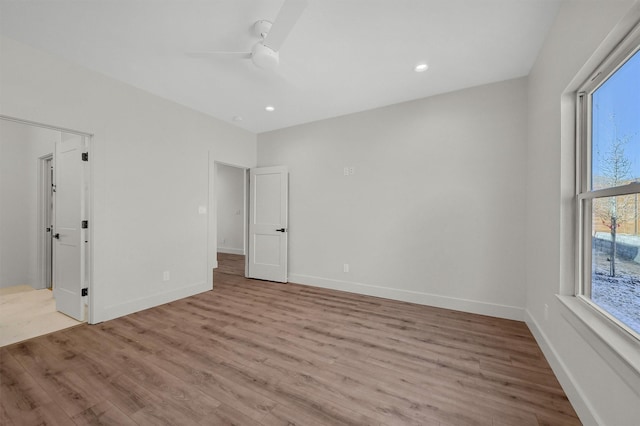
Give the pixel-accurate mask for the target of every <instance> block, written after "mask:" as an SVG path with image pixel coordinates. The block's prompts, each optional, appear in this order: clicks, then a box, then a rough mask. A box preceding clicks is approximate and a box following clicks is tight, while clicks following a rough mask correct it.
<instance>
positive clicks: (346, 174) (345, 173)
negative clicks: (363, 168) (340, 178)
mask: <svg viewBox="0 0 640 426" xmlns="http://www.w3.org/2000/svg"><path fill="white" fill-rule="evenodd" d="M344 175H345V176H349V168H348V167H345V168H344Z"/></svg>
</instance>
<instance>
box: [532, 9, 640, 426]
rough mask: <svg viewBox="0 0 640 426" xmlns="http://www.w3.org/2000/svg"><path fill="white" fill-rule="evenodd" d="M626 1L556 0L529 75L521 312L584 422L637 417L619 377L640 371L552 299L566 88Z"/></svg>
mask: <svg viewBox="0 0 640 426" xmlns="http://www.w3.org/2000/svg"><path fill="white" fill-rule="evenodd" d="M632 3H633V2H629V1H626V2H625V1H618V2H616V1H604V2H569V3H566V4H563V5H562V7H561V9H560V11H559V14H558V16H557V19H556V22H555V23H554V26H553V27H552V29H551V31H550V33H549V35H548V37H547V40H546V42H545V44H544V47H543V49H542V51H541V53H540V55H539V57H538V59H537V61H536V63H535V65H534V67H533V70H532V72H531V74H530V76H529V104H528V107H529V113H528V122H529V130H528V135H529V141H528V144H527V173H526V174H527V186H526V193H527V220H526V230H527V232H526V241H527V244H526V249H527V250H526V253H527V256H526V282H527V285H526V295H527V298H526V300H527V304H526V320H527V323H528V325H529V327H530V328H531V329H532V331H533V332H534V335H535V336H536V338H537V339H538V342H539V343H540V345H541V347H542V348H543V350H544V351H545V355H546V356H547V359H549V361H550V363H551V365H552V367H554V370H555V372H556V374H557V375H558V378H559V379H560V382H561V383H562V385H563V387H564V389H565V391H566V392H567V395H568V396H569V398H570V400H571V402H572V404H573V405H574V407H575V408H576V410H577V411H578V414H579V415H580V418H581V420H582V421H583V423H584V424H586V425H595V424H600V425H635V424H638V419H640V396H639V395H638V394H637V393H636V392H635V391H634V390H633V389H632V388H631V387H629V386H628V384H627V383H630V382H631V381H635V382H636V383H640V382H639V380H640V378H639V377H637V375H636V377H633V376H628V377H625V378H623V377H621V376H620V375H618V374H617V373H616V372H614V370H613V369H612V368H611V365H610V364H609V363H608V362H607V361H606V357H603V356H602V355H600V354H599V353H598V352H596V350H594V347H595V346H593V343H594V342H593V341H589V339H585V337H583V335H581V334H580V333H579V332H578V331H577V330H576V329H575V328H573V326H572V325H571V324H570V323H569V322H568V321H567V318H566V316H565V315H566V314H564V315H563V310H562V309H561V305H560V304H559V303H558V300H557V299H556V294H571V293H572V292H573V285H574V281H573V268H574V263H573V262H574V254H573V241H574V240H573V235H574V226H575V225H574V219H573V213H574V201H573V200H574V194H575V192H574V181H575V174H574V170H575V169H574V167H575V163H574V161H575V160H574V143H575V142H574V138H573V129H574V115H575V110H574V109H573V108H574V107H573V99H574V96H573V95H572V93H571V92H573V91H575V90H576V89H577V87H578V86H579V85H580V84H581V83H582V81H584V79H585V78H586V75H584V76H582V79H579V78H578V79H576V75H577V74H578V73H579V72H580V70H581V69H582V68H583V67H584V65H585V63H587V62H588V61H589V62H590V63H591V66H592V67H595V66H596V65H597V64H598V63H599V61H600V60H601V59H602V57H601V58H592V59H591V60H590V58H591V56H592V55H593V54H594V52H595V51H596V50H597V49H598V47H599V46H600V44H601V43H603V41H604V40H605V39H606V37H607V35H608V34H609V33H610V32H611V31H612V29H614V28H615V27H616V25H617V23H618V22H619V21H620V20H621V18H622V17H623V16H624V15H625V14H626V13H627V11H628V10H629V8H630V5H631V4H632ZM638 18H640V15H639V16H638V17H637V18H636V20H637V19H638ZM609 42H611V40H609ZM610 44H611V43H610ZM614 44H615V43H613V44H611V46H613V45H614ZM545 304H547V305H548V306H549V319H548V320H545V319H544V305H545ZM638 356H640V355H638ZM625 380H626V381H627V382H625ZM636 388H640V387H638V386H636Z"/></svg>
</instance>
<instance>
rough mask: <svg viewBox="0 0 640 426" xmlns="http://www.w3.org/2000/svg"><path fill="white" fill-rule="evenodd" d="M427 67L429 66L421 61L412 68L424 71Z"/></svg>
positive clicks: (416, 70)
mask: <svg viewBox="0 0 640 426" xmlns="http://www.w3.org/2000/svg"><path fill="white" fill-rule="evenodd" d="M428 68H429V65H427V64H425V63H424V62H421V63H419V64H418V65H416V67H415V68H414V69H413V70H414V71H415V72H425V71H426V70H427V69H428Z"/></svg>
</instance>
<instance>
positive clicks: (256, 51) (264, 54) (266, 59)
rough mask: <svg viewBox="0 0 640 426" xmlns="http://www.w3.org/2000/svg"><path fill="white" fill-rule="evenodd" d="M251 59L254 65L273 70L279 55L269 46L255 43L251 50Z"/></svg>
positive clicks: (278, 60)
mask: <svg viewBox="0 0 640 426" xmlns="http://www.w3.org/2000/svg"><path fill="white" fill-rule="evenodd" d="M251 59H252V60H253V63H254V64H256V66H258V67H260V68H264V69H268V70H273V69H275V68H276V67H277V66H278V63H279V62H280V55H279V54H278V52H274V51H273V49H271V48H270V47H267V46H265V45H264V44H262V43H257V44H256V45H255V46H253V50H252V51H251Z"/></svg>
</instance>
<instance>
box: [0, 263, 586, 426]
mask: <svg viewBox="0 0 640 426" xmlns="http://www.w3.org/2000/svg"><path fill="white" fill-rule="evenodd" d="M0 360H1V362H0V367H1V368H0V381H1V393H2V395H1V399H0V400H1V403H0V404H1V406H0V408H1V411H0V416H1V417H0V423H1V424H6V425H12V424H20V425H22V424H27V425H28V424H34V425H35V424H64V425H70V424H77V425H84V424H117V425H134V424H141V425H161V424H165V425H192V424H193V425H227V424H235V425H258V426H260V425H262V426H271V425H303V426H315V425H442V426H445V425H492V426H505V425H517V426H527V425H578V424H580V422H579V420H578V419H577V418H576V415H575V412H574V410H573V409H572V407H571V405H570V404H569V402H568V401H567V398H566V396H565V394H564V392H563V391H562V389H561V388H560V386H559V384H558V382H557V380H556V378H555V377H554V375H553V373H552V372H551V370H550V368H549V366H548V364H547V362H546V361H545V359H544V357H543V355H542V353H541V351H540V349H539V348H538V346H537V345H536V343H535V341H534V339H533V337H532V336H531V333H530V332H529V330H528V329H527V327H526V325H525V324H524V323H521V322H516V321H508V320H501V319H495V318H490V317H485V316H480V315H473V314H466V313H460V312H454V311H450V310H445V309H437V308H430V307H425V306H420V305H413V304H409V303H403V302H396V301H390V300H384V299H378V298H373V297H366V296H361V295H355V294H349V293H342V292H338V291H332V290H324V289H318V288H313V287H307V286H302V285H296V284H276V283H270V282H263V281H255V280H247V279H245V278H243V277H242V276H241V275H238V274H234V273H221V272H219V271H216V272H215V275H214V290H213V291H210V292H206V293H203V294H200V295H197V296H194V297H190V298H187V299H183V300H180V301H176V302H172V303H169V304H167V305H163V306H160V307H157V308H153V309H149V310H146V311H143V312H138V313H136V314H133V315H129V316H126V317H123V318H119V319H116V320H113V321H108V322H105V323H102V324H99V325H93V326H88V325H81V326H78V327H74V328H71V329H68V330H65V331H61V332H56V333H53V334H50V335H47V336H43V337H39V338H35V339H32V340H29V341H26V342H23V343H18V344H15V345H12V346H8V347H4V348H0Z"/></svg>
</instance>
